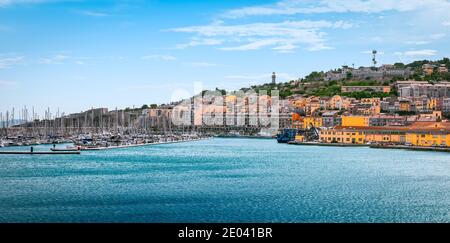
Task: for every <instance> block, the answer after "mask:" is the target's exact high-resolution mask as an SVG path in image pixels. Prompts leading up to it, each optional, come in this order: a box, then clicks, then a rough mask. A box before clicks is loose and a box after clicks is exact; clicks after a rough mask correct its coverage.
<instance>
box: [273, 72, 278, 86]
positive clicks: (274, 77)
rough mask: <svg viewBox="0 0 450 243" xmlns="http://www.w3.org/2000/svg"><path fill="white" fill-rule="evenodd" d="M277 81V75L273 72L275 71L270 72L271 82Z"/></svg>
mask: <svg viewBox="0 0 450 243" xmlns="http://www.w3.org/2000/svg"><path fill="white" fill-rule="evenodd" d="M276 83H277V75H276V74H275V72H273V73H272V84H276Z"/></svg>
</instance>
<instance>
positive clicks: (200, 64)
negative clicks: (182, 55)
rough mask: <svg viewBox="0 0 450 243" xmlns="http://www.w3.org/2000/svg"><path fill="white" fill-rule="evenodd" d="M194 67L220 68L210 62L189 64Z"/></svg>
mask: <svg viewBox="0 0 450 243" xmlns="http://www.w3.org/2000/svg"><path fill="white" fill-rule="evenodd" d="M189 65H190V66H192V67H199V68H201V67H216V66H218V65H217V64H216V63H210V62H191V63H189Z"/></svg>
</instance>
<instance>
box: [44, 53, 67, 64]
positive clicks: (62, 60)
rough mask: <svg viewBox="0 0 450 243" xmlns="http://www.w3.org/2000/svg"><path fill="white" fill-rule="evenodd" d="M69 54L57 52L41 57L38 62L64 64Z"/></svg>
mask: <svg viewBox="0 0 450 243" xmlns="http://www.w3.org/2000/svg"><path fill="white" fill-rule="evenodd" d="M70 58H71V57H70V56H67V55H63V54H58V55H55V56H52V57H47V58H41V59H40V60H39V63H41V64H64V63H65V61H66V60H68V59H70Z"/></svg>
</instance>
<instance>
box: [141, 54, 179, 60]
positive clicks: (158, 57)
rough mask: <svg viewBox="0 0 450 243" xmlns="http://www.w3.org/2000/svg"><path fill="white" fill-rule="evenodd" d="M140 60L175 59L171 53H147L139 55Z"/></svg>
mask: <svg viewBox="0 0 450 243" xmlns="http://www.w3.org/2000/svg"><path fill="white" fill-rule="evenodd" d="M141 59H142V60H161V61H175V60H177V58H176V57H174V56H171V55H148V56H143V57H141Z"/></svg>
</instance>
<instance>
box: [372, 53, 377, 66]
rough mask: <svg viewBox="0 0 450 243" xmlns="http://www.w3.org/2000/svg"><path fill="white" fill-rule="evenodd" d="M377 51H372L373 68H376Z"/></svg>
mask: <svg viewBox="0 0 450 243" xmlns="http://www.w3.org/2000/svg"><path fill="white" fill-rule="evenodd" d="M377 53H378V52H377V51H376V50H373V51H372V62H373V67H377V63H378V62H377Z"/></svg>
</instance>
